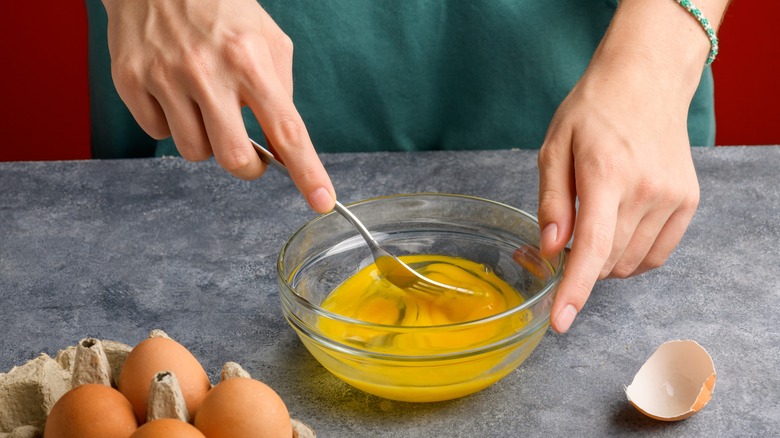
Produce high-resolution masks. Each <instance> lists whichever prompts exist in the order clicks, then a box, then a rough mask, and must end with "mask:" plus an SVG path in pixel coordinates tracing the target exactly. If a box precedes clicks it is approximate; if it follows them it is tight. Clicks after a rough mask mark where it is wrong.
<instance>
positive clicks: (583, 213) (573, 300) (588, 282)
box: [550, 187, 619, 333]
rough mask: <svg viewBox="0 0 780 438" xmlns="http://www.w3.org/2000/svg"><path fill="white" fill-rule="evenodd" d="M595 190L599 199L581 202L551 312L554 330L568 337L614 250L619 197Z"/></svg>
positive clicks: (596, 197) (605, 190) (587, 199)
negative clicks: (568, 331)
mask: <svg viewBox="0 0 780 438" xmlns="http://www.w3.org/2000/svg"><path fill="white" fill-rule="evenodd" d="M595 189H596V190H593V192H592V193H596V194H598V196H594V197H593V198H594V199H593V200H591V197H590V196H587V197H583V198H582V199H581V202H580V209H579V212H578V214H577V220H576V226H575V227H576V228H575V231H574V241H573V242H572V249H571V253H570V254H569V259H568V261H567V263H566V267H565V268H564V272H563V280H561V284H560V286H559V288H558V293H557V295H556V298H555V301H554V302H553V306H552V309H551V311H550V317H551V324H552V327H553V329H554V330H555V331H557V332H559V333H565V332H566V331H567V330H568V329H569V327H570V326H571V324H572V322H574V318H575V317H576V315H577V313H579V311H580V310H582V307H583V306H584V305H585V302H586V301H587V300H588V297H589V296H590V292H591V290H592V289H593V285H594V284H595V283H596V280H597V279H598V276H599V273H600V272H601V268H602V267H603V266H604V263H605V262H606V261H607V258H609V255H610V252H611V250H612V239H613V236H614V233H615V226H616V222H617V210H618V207H617V206H618V203H619V197H618V196H616V195H614V194H612V193H611V192H610V191H609V189H607V188H604V187H601V188H599V187H595ZM588 195H590V194H588Z"/></svg>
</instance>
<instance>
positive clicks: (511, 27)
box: [86, 0, 715, 158]
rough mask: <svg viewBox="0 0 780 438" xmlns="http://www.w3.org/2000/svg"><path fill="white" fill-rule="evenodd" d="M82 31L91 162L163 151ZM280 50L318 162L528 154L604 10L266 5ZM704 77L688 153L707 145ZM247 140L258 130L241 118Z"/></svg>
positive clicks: (101, 38)
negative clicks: (279, 34) (358, 156)
mask: <svg viewBox="0 0 780 438" xmlns="http://www.w3.org/2000/svg"><path fill="white" fill-rule="evenodd" d="M86 2H87V9H88V13H89V24H90V82H91V92H92V121H93V124H92V126H93V128H92V141H93V155H94V156H95V157H96V158H102V157H136V156H151V155H158V156H159V155H167V154H176V149H175V146H174V145H173V142H172V141H170V140H164V141H161V142H157V141H155V140H153V139H151V138H150V137H148V136H147V135H146V134H144V133H143V131H142V130H140V128H139V127H138V125H137V124H136V123H135V121H134V119H133V118H132V115H130V113H129V112H128V111H127V109H126V108H125V107H124V105H123V103H122V102H121V100H120V99H119V98H118V96H117V95H116V91H115V89H114V86H113V83H112V81H111V74H110V60H109V56H108V49H107V42H106V17H105V11H104V10H103V7H102V5H101V3H100V2H99V1H97V0H86ZM262 4H263V7H264V8H265V9H266V11H268V13H269V14H270V15H271V17H273V19H274V20H275V21H276V22H277V23H278V24H279V26H280V27H281V28H282V29H283V30H284V31H285V33H287V34H288V35H289V36H290V38H291V39H292V40H293V43H294V45H295V53H294V58H293V77H294V87H295V96H294V101H295V104H296V107H297V108H298V111H299V112H300V113H301V116H302V117H303V120H304V122H305V123H306V126H307V129H308V131H309V134H310V136H311V138H312V141H313V143H314V145H315V147H316V148H317V150H318V151H320V152H342V151H380V150H395V151H409V150H436V149H448V150H458V149H507V148H538V147H539V146H541V144H542V141H543V139H544V135H545V132H546V130H547V126H548V124H549V122H550V120H551V118H552V116H553V113H554V112H555V110H556V108H557V107H558V105H559V104H560V102H561V101H562V100H563V98H564V97H566V95H567V94H568V93H569V91H570V90H571V88H572V87H573V86H574V84H575V82H576V81H577V80H578V79H579V77H580V76H581V75H582V73H583V72H584V70H585V68H586V67H587V65H588V62H589V60H590V58H591V56H592V54H593V52H594V51H595V49H596V46H597V45H598V43H599V41H600V40H601V38H602V36H603V35H604V32H605V31H606V28H607V26H608V24H609V21H610V20H611V18H612V15H613V14H614V11H615V7H616V4H617V2H616V1H615V0H600V1H595V0H556V1H539V0H474V1H464V2H460V1H459V2H454V1H453V2H441V1H432V0H403V1H401V0H399V1H379V0H373V1H365V0H329V1H313V0H265V1H263V2H262ZM712 88H713V84H712V75H711V72H710V70H709V68H707V69H705V71H704V74H703V76H702V81H701V84H700V86H699V89H698V91H697V92H696V95H695V97H694V100H693V102H692V104H691V107H690V112H689V117H688V128H689V135H690V140H691V144H693V145H711V144H713V143H714V136H715V122H714V109H713V92H712ZM244 119H245V123H246V125H247V129H248V131H249V134H250V136H253V137H254V138H257V139H262V138H263V136H262V131H261V130H260V127H259V125H258V123H257V121H256V120H255V118H254V117H253V116H252V114H251V111H249V110H248V109H247V108H245V109H244Z"/></svg>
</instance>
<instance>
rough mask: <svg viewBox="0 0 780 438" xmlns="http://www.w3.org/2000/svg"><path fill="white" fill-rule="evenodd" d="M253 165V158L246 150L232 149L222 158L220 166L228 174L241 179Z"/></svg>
mask: <svg viewBox="0 0 780 438" xmlns="http://www.w3.org/2000/svg"><path fill="white" fill-rule="evenodd" d="M251 163H252V157H250V155H249V154H248V153H247V151H246V150H245V149H244V148H230V149H228V150H227V151H226V153H225V154H224V155H223V156H222V159H221V160H220V163H219V164H220V165H221V166H222V167H223V168H225V170H227V171H228V172H230V173H232V174H234V175H238V176H240V177H241V176H243V175H245V173H246V172H245V170H246V169H247V168H249V166H250V165H251ZM246 178H249V176H246Z"/></svg>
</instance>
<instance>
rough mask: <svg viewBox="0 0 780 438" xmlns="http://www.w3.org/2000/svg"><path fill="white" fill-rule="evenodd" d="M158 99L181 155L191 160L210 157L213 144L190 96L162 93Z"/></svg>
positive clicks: (197, 108)
mask: <svg viewBox="0 0 780 438" xmlns="http://www.w3.org/2000/svg"><path fill="white" fill-rule="evenodd" d="M158 100H159V101H160V105H161V106H162V109H163V111H164V112H165V118H166V119H167V120H168V126H169V127H170V130H171V135H172V136H173V141H174V143H175V144H176V149H178V150H179V153H180V154H181V156H182V157H183V158H185V159H187V160H190V161H202V160H207V159H208V158H210V157H211V144H210V143H209V140H208V136H207V134H206V129H205V127H204V125H203V116H202V114H201V112H200V108H199V107H198V105H197V104H196V103H195V102H194V101H193V100H191V99H190V98H188V97H184V96H174V95H173V94H168V95H166V94H161V95H159V96H158Z"/></svg>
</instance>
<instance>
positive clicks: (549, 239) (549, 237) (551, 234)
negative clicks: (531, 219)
mask: <svg viewBox="0 0 780 438" xmlns="http://www.w3.org/2000/svg"><path fill="white" fill-rule="evenodd" d="M557 239H558V225H556V224H555V223H550V224H547V225H545V227H544V228H543V229H542V235H541V238H540V242H539V246H540V248H539V249H541V250H542V251H544V248H545V247H546V246H548V245H551V244H553V243H555V241H556V240H557Z"/></svg>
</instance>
